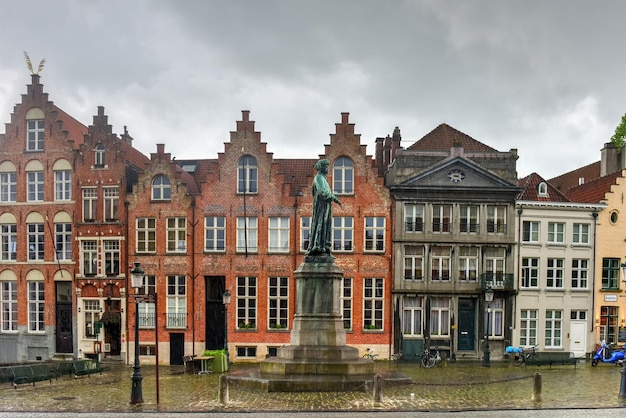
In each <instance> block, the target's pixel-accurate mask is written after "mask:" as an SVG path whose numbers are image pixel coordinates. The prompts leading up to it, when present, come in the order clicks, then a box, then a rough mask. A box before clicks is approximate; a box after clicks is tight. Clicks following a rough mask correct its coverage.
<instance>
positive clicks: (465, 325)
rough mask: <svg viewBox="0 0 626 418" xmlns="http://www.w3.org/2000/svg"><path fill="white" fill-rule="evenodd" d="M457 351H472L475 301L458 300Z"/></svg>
mask: <svg viewBox="0 0 626 418" xmlns="http://www.w3.org/2000/svg"><path fill="white" fill-rule="evenodd" d="M458 331H459V335H458V342H457V350H458V351H473V350H474V349H475V338H476V299H459V325H458Z"/></svg>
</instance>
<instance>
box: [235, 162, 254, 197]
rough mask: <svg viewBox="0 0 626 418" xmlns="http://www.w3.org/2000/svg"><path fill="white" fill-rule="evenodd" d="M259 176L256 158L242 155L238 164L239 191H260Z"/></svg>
mask: <svg viewBox="0 0 626 418" xmlns="http://www.w3.org/2000/svg"><path fill="white" fill-rule="evenodd" d="M258 177H259V170H258V168H257V162H256V158H254V157H253V156H251V155H246V156H244V157H241V158H240V159H239V163H238V164H237V193H258V192H259V186H258V182H259V179H258Z"/></svg>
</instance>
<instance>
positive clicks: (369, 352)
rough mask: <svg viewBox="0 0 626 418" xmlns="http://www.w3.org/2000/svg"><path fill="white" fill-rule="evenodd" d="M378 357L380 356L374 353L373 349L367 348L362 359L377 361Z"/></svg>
mask: <svg viewBox="0 0 626 418" xmlns="http://www.w3.org/2000/svg"><path fill="white" fill-rule="evenodd" d="M376 357H378V354H376V353H374V352H373V351H372V349H370V348H366V349H365V354H363V357H362V358H365V359H370V360H376Z"/></svg>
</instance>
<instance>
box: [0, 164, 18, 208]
mask: <svg viewBox="0 0 626 418" xmlns="http://www.w3.org/2000/svg"><path fill="white" fill-rule="evenodd" d="M13 170H14V168H13ZM16 199H17V174H16V173H15V171H8V172H1V173H0V202H15V201H16Z"/></svg>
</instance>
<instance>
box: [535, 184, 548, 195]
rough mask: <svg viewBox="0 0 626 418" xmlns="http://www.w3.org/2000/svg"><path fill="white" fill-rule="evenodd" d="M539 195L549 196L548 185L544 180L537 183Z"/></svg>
mask: <svg viewBox="0 0 626 418" xmlns="http://www.w3.org/2000/svg"><path fill="white" fill-rule="evenodd" d="M537 196H539V197H547V196H548V185H547V184H546V183H545V182H543V181H542V182H541V183H539V184H538V185H537Z"/></svg>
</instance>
